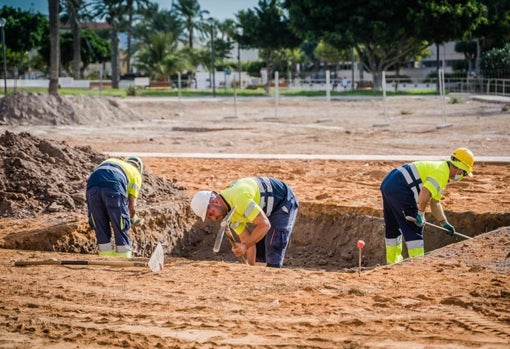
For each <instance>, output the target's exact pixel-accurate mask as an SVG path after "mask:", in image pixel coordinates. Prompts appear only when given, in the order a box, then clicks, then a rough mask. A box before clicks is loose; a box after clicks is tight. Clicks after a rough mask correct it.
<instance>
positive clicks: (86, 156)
mask: <svg viewBox="0 0 510 349" xmlns="http://www.w3.org/2000/svg"><path fill="white" fill-rule="evenodd" d="M106 158H107V156H106V155H104V154H101V153H99V152H96V151H94V150H93V149H92V148H91V147H89V146H81V147H70V146H69V145H67V144H66V143H65V142H53V141H50V140H44V139H40V138H37V137H35V136H32V135H31V134H29V133H25V132H24V133H19V134H15V133H12V132H9V131H6V132H5V133H4V134H2V135H1V136H0V216H1V217H16V218H18V217H30V216H37V215H40V214H42V213H52V212H85V189H86V181H87V178H88V176H89V175H90V172H91V171H92V170H93V169H94V167H95V166H97V165H98V164H99V163H100V162H101V161H103V160H105V159H106ZM184 191H185V188H184V187H182V186H181V187H179V186H176V185H175V184H174V183H173V182H172V181H169V180H166V179H163V178H160V177H157V176H154V175H152V174H151V173H148V172H147V171H146V173H144V178H143V184H142V193H141V198H140V199H141V200H140V201H141V203H142V205H143V204H153V203H157V202H161V201H167V200H170V199H172V198H176V197H182V196H183V195H182V193H183V192H184Z"/></svg>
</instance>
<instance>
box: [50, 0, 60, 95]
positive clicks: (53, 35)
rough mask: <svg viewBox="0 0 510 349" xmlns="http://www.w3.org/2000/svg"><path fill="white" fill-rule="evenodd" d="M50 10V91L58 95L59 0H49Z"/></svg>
mask: <svg viewBox="0 0 510 349" xmlns="http://www.w3.org/2000/svg"><path fill="white" fill-rule="evenodd" d="M48 10H49V11H48V13H49V19H50V84H49V87H48V93H50V94H54V95H57V94H58V77H59V67H60V44H59V42H60V40H59V37H60V33H59V29H60V21H59V0H48Z"/></svg>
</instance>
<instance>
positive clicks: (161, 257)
mask: <svg viewBox="0 0 510 349" xmlns="http://www.w3.org/2000/svg"><path fill="white" fill-rule="evenodd" d="M164 262H165V254H164V252H163V246H162V245H161V243H159V242H158V244H157V245H156V248H155V249H154V251H153V252H152V254H151V257H150V258H149V261H148V262H145V261H130V260H125V261H107V260H103V261H88V260H54V259H47V260H42V261H15V262H14V266H16V267H24V266H29V265H107V266H111V267H149V268H150V270H151V271H152V272H154V273H157V272H159V271H161V270H162V269H163V264H164Z"/></svg>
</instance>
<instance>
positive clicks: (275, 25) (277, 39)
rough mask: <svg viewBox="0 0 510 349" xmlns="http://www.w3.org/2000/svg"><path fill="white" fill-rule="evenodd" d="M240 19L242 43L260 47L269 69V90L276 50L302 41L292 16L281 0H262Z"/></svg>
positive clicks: (238, 17)
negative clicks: (288, 13) (293, 28)
mask: <svg viewBox="0 0 510 349" xmlns="http://www.w3.org/2000/svg"><path fill="white" fill-rule="evenodd" d="M237 19H238V22H239V26H240V27H241V28H242V29H243V34H242V35H241V36H240V37H239V42H240V44H241V45H242V46H243V47H247V48H256V49H260V52H261V54H262V57H263V59H264V62H265V63H266V68H267V69H268V81H267V82H266V84H265V90H266V93H269V80H270V79H269V77H270V76H271V75H270V73H271V61H272V53H273V52H274V51H277V50H279V49H284V48H296V47H298V46H299V44H300V42H301V40H300V39H299V38H298V37H297V36H296V35H295V34H294V33H293V32H292V31H291V29H290V26H289V19H288V17H287V15H286V13H285V11H284V10H283V8H282V6H281V3H280V2H279V1H277V0H259V2H258V7H256V8H255V9H248V10H242V11H240V12H239V13H237Z"/></svg>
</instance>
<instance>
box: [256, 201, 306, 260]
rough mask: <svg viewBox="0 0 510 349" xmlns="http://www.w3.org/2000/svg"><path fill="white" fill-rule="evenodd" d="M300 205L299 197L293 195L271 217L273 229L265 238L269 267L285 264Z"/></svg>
mask: <svg viewBox="0 0 510 349" xmlns="http://www.w3.org/2000/svg"><path fill="white" fill-rule="evenodd" d="M298 207H299V203H298V202H297V199H296V198H294V197H291V198H290V200H288V201H287V202H286V204H285V205H283V206H282V208H280V209H279V210H278V211H276V212H273V213H272V214H271V216H270V217H269V222H270V223H271V229H269V231H268V232H267V234H266V237H265V239H264V241H265V249H266V265H267V266H268V267H273V268H281V267H282V266H283V260H284V258H285V252H286V251H287V247H288V245H289V241H290V236H291V234H292V229H293V228H294V224H295V222H296V216H297V212H298Z"/></svg>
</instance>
